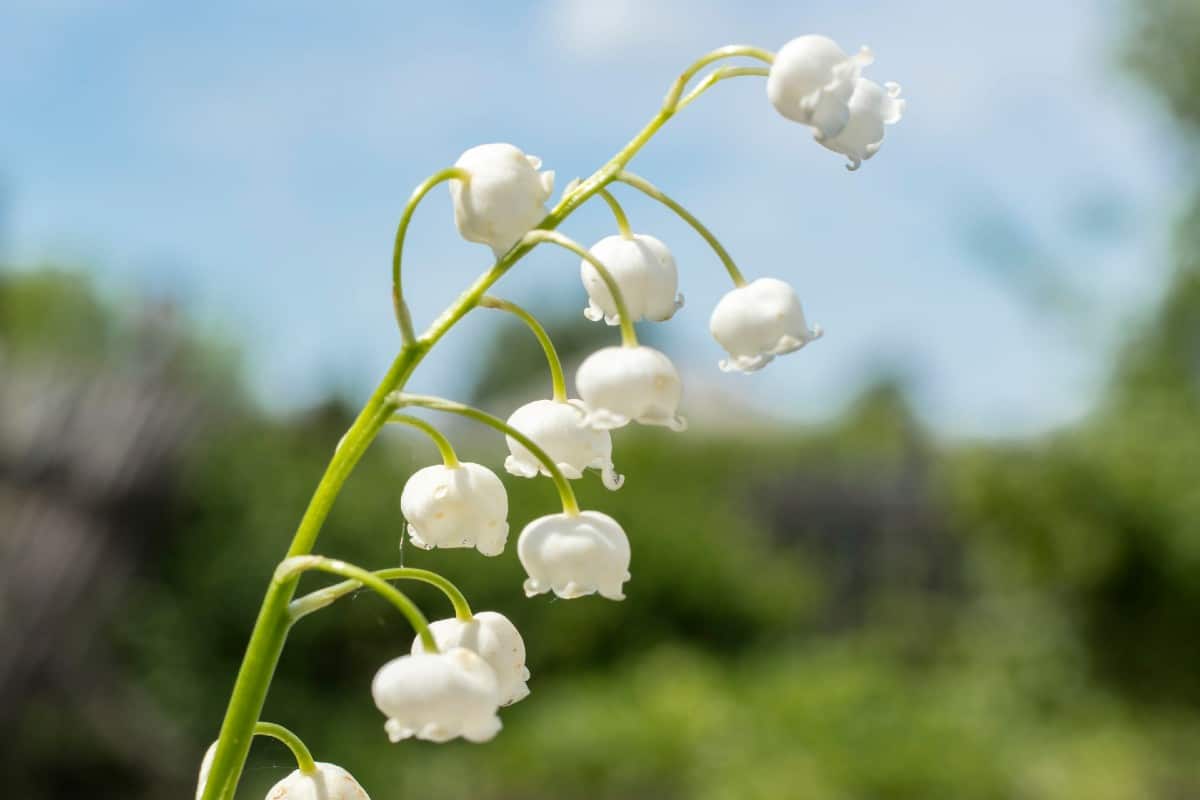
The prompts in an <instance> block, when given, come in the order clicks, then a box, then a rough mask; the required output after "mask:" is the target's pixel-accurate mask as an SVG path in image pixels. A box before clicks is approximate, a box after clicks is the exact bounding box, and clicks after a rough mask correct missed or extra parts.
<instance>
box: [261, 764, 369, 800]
mask: <svg viewBox="0 0 1200 800" xmlns="http://www.w3.org/2000/svg"><path fill="white" fill-rule="evenodd" d="M267 800H371V798H369V797H367V793H366V791H365V790H364V789H363V788H362V787H361V786H359V785H358V781H356V780H354V776H353V775H351V774H350V773H349V772H347V771H346V770H344V769H342V768H341V767H339V766H338V765H337V764H324V763H322V762H320V761H318V762H317V771H316V772H315V773H313V774H312V775H305V774H304V773H303V772H301V771H300V770H296V771H294V772H293V773H292V774H291V775H288V776H287V777H286V778H284V779H283V780H281V781H280V782H279V783H277V784H275V785H274V786H272V787H271V790H270V791H268V792H267Z"/></svg>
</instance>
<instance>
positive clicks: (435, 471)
mask: <svg viewBox="0 0 1200 800" xmlns="http://www.w3.org/2000/svg"><path fill="white" fill-rule="evenodd" d="M400 509H401V511H402V512H403V513H404V517H405V519H407V520H408V538H409V539H410V540H411V541H412V543H413V544H415V545H416V546H417V547H420V548H422V549H425V550H431V549H433V548H435V547H474V548H476V549H478V550H479V552H480V553H482V554H483V555H485V556H498V555H500V553H502V552H504V543H505V542H506V541H507V540H508V521H507V517H508V494H507V493H506V492H505V491H504V484H503V483H501V482H500V479H499V478H498V477H496V473H494V472H492V471H491V470H490V469H488V468H487V467H485V466H483V465H481V464H471V463H468V462H463V463H461V464H459V465H458V466H456V467H447V466H445V465H444V464H435V465H434V466H431V467H425V468H424V469H420V470H417V471H416V472H415V473H413V475H412V477H411V478H409V479H408V482H407V483H406V484H404V491H403V492H401V493H400Z"/></svg>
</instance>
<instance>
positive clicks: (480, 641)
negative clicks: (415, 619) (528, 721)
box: [412, 611, 529, 706]
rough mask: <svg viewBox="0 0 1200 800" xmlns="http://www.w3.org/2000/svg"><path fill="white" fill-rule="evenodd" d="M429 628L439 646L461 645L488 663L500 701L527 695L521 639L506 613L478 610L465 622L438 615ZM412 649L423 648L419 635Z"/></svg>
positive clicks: (518, 698) (451, 646)
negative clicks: (493, 673) (440, 617)
mask: <svg viewBox="0 0 1200 800" xmlns="http://www.w3.org/2000/svg"><path fill="white" fill-rule="evenodd" d="M429 632H430V633H432V634H433V638H434V640H435V641H436V642H437V646H438V648H439V649H440V650H451V649H453V648H455V647H465V648H466V649H468V650H470V651H471V652H473V653H475V654H476V655H478V656H479V657H480V658H482V659H483V660H484V661H486V662H487V663H488V666H490V667H491V668H492V670H493V671H494V672H495V673H496V681H497V686H498V688H499V692H500V704H501V705H505V706H507V705H512V704H513V703H515V702H517V701H518V700H523V699H524V698H525V697H528V696H529V686H528V685H527V684H526V681H528V680H529V669H528V668H527V667H526V666H525V641H524V640H523V639H522V638H521V633H520V631H518V630H517V628H516V626H515V625H513V624H512V622H510V621H509V619H508V617H506V616H504V615H503V614H498V613H496V612H495V611H479V612H477V613H475V615H474V616H473V617H472V618H471V620H470V621H467V622H464V621H462V620H460V619H458V618H456V617H451V618H450V619H439V620H438V621H437V622H433V623H430V625H429ZM412 652H413V655H417V654H420V653H425V652H427V651H426V650H425V644H424V643H423V642H422V641H421V637H420V636H418V637H416V638H415V639H414V640H413V646H412Z"/></svg>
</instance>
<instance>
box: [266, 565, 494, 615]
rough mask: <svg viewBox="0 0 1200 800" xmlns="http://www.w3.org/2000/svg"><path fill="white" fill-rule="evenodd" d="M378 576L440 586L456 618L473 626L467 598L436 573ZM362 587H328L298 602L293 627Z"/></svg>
mask: <svg viewBox="0 0 1200 800" xmlns="http://www.w3.org/2000/svg"><path fill="white" fill-rule="evenodd" d="M375 575H376V576H377V577H379V578H380V579H382V580H385V581H396V580H407V581H420V582H422V583H428V584H430V585H431V586H436V587H437V588H438V589H441V590H442V593H443V594H445V595H446V597H447V599H449V600H450V603H451V604H452V605H453V606H454V616H456V617H457V618H458V619H460V620H461V621H463V622H470V621H471V619H472V617H473V615H472V613H471V605H470V604H469V603H468V602H467V598H466V595H464V594H463V593H462V592H461V591H459V589H458V587H457V586H455V585H454V584H453V583H451V582H450V581H449V580H447V579H446V578H444V577H442V576H441V575H439V574H437V573H436V572H430V571H429V570H427V569H417V568H415V567H392V568H390V569H377V570H375ZM362 585H363V584H362V581H358V580H348V581H342V582H341V583H335V584H333V585H332V586H326V587H325V588H324V589H317V590H316V591H314V592H309V593H308V594H306V595H304V596H303V597H298V598H296V599H295V600H293V601H292V603H291V605H290V606H288V614H289V616H290V617H291V620H292V623H293V624H294V623H296V622H297V621H299V620H300V619H302V618H304V617H307V616H308V615H309V614H311V613H313V612H314V611H320V610H321V609H322V608H325V607H326V606H328V605H332V604H333V603H334V602H336V601H337V600H339V599H341V598H343V597H345V596H346V595H348V594H351V593H352V592H356V591H358V590H359V589H361V588H362Z"/></svg>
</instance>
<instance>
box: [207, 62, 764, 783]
mask: <svg viewBox="0 0 1200 800" xmlns="http://www.w3.org/2000/svg"><path fill="white" fill-rule="evenodd" d="M738 55H744V56H749V57H751V58H758V59H761V60H763V61H767V62H768V63H769V62H770V61H772V60H773V58H774V57H773V56H772V55H771V54H770V53H769V52H767V51H765V50H759V49H757V48H753V47H744V46H734V47H728V48H721V49H720V50H715V51H713V52H712V53H709V54H708V55H706V56H704V57H702V58H701V59H699V60H698V61H697V62H695V63H694V64H693V65H692V66H691V67H689V68H688V69H687V70H686V71H685V72H684V73H683V74H682V75H681V76H680V78H679V79H677V80H676V81H675V84H674V85H673V86H672V88H671V90H670V92H669V93H668V94H667V98H666V101H665V102H664V104H663V105H662V107H660V108H659V110H658V111H657V112H656V113H655V114H654V116H653V117H651V118H650V120H649V121H648V122H647V123H646V124H645V125H644V126H643V127H642V129H641V130H640V131H638V132H637V134H635V135H634V137H633V138H632V139H630V140H629V142H628V143H627V144H626V145H625V146H624V147H623V148H621V149H620V150H619V151H617V153H616V154H615V155H613V157H612V158H610V159H609V160H608V161H607V162H605V163H604V165H602V166H601V167H600V168H599V169H597V170H596V171H595V172H593V173H592V174H591V175H590V176H588V177H587V178H586V179H585V180H583V181H581V182H580V183H579V185H578V186H576V187H575V188H574V189H573V190H572V191H570V192H568V193H566V194H564V195H563V197H562V198H560V199H559V201H558V203H557V204H556V205H555V206H554V208H553V209H551V211H550V213H549V214H547V215H546V217H545V218H544V219H543V220H542V221H541V222H539V223H538V225H537V228H536V229H537V230H543V231H552V230H554V229H555V228H557V227H558V226H559V225H561V224H562V223H563V221H564V220H565V219H566V218H567V217H569V216H570V215H571V213H572V212H573V211H574V210H575V209H577V208H578V207H579V206H581V205H582V204H583V203H585V202H587V200H588V198H590V197H591V196H592V195H594V194H595V193H596V192H598V191H600V190H601V189H603V188H604V187H605V186H606V185H608V184H609V183H611V182H612V181H613V180H614V179H615V176H616V175H617V174H618V173H619V172H621V171H622V170H623V169H624V168H625V167H626V166H627V165H628V164H629V162H630V161H631V160H632V159H633V157H634V156H635V155H636V154H637V153H638V151H640V150H641V149H642V147H644V146H645V144H646V143H647V142H648V141H650V139H652V138H653V137H654V135H655V134H656V133H658V131H659V130H660V129H661V128H662V127H663V125H665V124H666V123H667V121H668V120H670V119H671V117H672V116H674V114H675V108H674V104H675V103H676V102H678V100H679V97H680V96H681V95H682V92H683V88H684V86H685V85H686V83H687V81H688V80H690V79H691V77H692V76H693V75H695V73H696V72H697V71H699V70H700V69H702V68H703V67H704V66H705V65H707V64H709V63H712V62H713V61H715V60H717V59H719V58H726V57H731V56H738ZM435 177H436V176H435ZM447 177H451V178H452V177H453V176H445V177H443V178H442V180H445V179H447ZM430 180H433V178H431V179H430ZM425 192H428V188H426V189H425ZM418 194H421V195H423V194H424V192H422V191H421V188H420V187H418V190H417V191H416V192H414V196H417V195H418ZM418 199H419V198H418ZM411 203H412V201H410V204H411ZM406 210H407V208H406ZM408 216H410V217H411V212H409V214H408ZM402 223H403V225H404V226H405V228H407V222H405V221H404V220H402ZM402 238H403V235H402V233H401V231H400V230H397V240H398V241H399V240H401V239H402ZM710 244H711V242H710ZM535 246H536V242H519V243H518V244H517V245H516V246H514V247H513V248H511V249H510V250H509V251H508V252H507V253H504V254H503V255H502V256H501V257H500V258H499V259H498V260H497V261H496V262H495V263H494V264H493V265H492V267H491V268H490V269H488V270H487V271H486V272H484V273H483V274H482V275H480V276H479V277H478V278H476V279H475V281H474V283H472V284H471V285H470V286H469V287H467V289H466V290H464V291H463V293H462V294H461V295H459V297H458V299H457V300H455V301H454V302H453V303H451V304H450V305H449V306H448V307H447V308H446V309H445V310H444V311H443V312H442V313H441V314H440V315H439V316H438V317H437V318H436V319H435V320H434V321H433V323H432V324H430V326H429V328H428V329H427V330H426V331H425V333H423V334H422V335H421V336H420V337H419V338H417V339H415V340H412V339H411V338H408V337H409V334H410V333H411V331H412V319H411V316H410V315H409V312H408V308H407V306H406V305H405V303H404V298H403V294H402V291H401V288H400V269H399V267H400V260H399V248H397V251H396V252H394V253H393V264H392V268H393V271H392V277H393V295H394V301H395V305H396V313H397V318H398V320H399V322H400V328H401V333H402V335H404V336H405V340H404V341H405V343H404V346H403V347H402V348H401V350H400V353H399V354H398V355H397V356H396V359H395V361H393V362H392V365H391V367H390V368H389V369H388V371H387V373H386V374H385V375H384V377H383V379H382V380H381V381H380V383H379V385H378V386H377V387H376V388H375V391H374V393H372V395H371V397H370V399H369V400H368V401H367V403H366V405H365V406H364V407H363V409H362V411H360V412H359V415H358V417H357V418H355V420H354V423H353V424H352V425H351V426H350V429H349V430H348V431H347V432H346V435H345V436H344V437H343V439H342V442H341V444H340V446H339V447H338V449H337V450H336V451H335V452H334V455H333V458H332V459H331V460H330V462H329V465H328V466H327V467H326V469H325V474H324V475H322V476H321V480H320V482H319V483H318V484H317V488H316V490H315V491H314V493H313V496H312V499H311V500H310V501H309V504H308V508H306V509H305V511H304V516H303V517H302V518H301V520H300V525H299V527H298V528H297V529H296V532H295V534H294V536H293V538H292V542H291V545H290V546H289V547H288V553H287V554H288V556H296V555H304V554H307V553H310V552H312V549H313V546H314V545H315V544H316V541H317V538H318V536H319V535H320V532H321V527H322V525H323V524H324V521H325V518H326V517H327V516H328V514H329V510H330V508H332V506H333V502H334V500H335V499H336V498H337V496H338V493H339V492H340V491H341V488H342V485H343V484H344V483H345V481H346V478H347V477H349V475H350V473H351V471H352V470H353V469H354V466H355V465H356V464H357V463H358V460H359V459H360V458H361V457H362V454H363V453H364V452H366V449H367V446H368V445H369V444H370V443H371V441H372V440H373V439H374V437H375V435H376V434H377V433H378V432H379V430H380V428H382V427H383V425H384V423H385V421H386V418H387V417H388V416H389V415H390V414H391V412H392V409H391V408H390V407H385V404H386V398H387V397H388V395H390V394H391V393H393V392H395V391H396V390H398V389H401V388H403V387H404V385H405V384H406V383H407V382H408V378H409V376H410V375H412V371H413V370H414V369H415V368H416V366H417V364H419V363H420V361H421V360H422V359H423V358H424V357H425V355H426V354H427V353H428V352H429V351H430V350H431V349H432V348H433V346H434V345H435V344H437V343H438V341H440V340H441V338H442V337H443V336H445V335H446V333H447V332H448V331H449V330H450V329H451V328H452V327H454V325H455V323H457V322H458V321H459V320H460V319H462V318H463V317H464V316H466V314H467V313H468V312H469V311H470V310H471V309H472V308H474V307H475V306H476V305H478V303H479V300H480V298H482V297H483V296H484V295H485V294H486V293H487V291H488V289H490V288H491V287H492V286H493V285H494V284H495V283H496V281H498V280H500V278H502V277H504V275H505V274H506V273H507V272H508V271H509V270H510V269H512V268H513V266H514V265H515V264H516V263H517V262H518V261H520V260H521V259H522V258H523V257H524V256H525V255H527V254H528V253H529V252H530V251H531V250H532V249H533V248H534V247H535ZM514 438H516V437H514ZM518 441H520V440H519V439H518ZM522 444H524V442H522ZM531 452H533V451H532V450H531ZM556 470H557V468H556ZM563 482H564V483H565V479H564V480H563ZM567 489H568V490H569V489H570V486H569V484H568V485H567ZM570 497H571V499H572V501H573V500H574V494H573V493H571V494H570ZM295 591H296V581H295V579H292V580H289V581H287V582H285V583H277V582H275V581H272V582H271V583H270V584H269V585H268V587H267V592H266V595H265V597H264V598H263V603H262V607H261V608H260V609H259V612H258V617H257V619H256V620H255V623H254V629H253V631H252V632H251V634H250V641H249V642H248V643H247V645H246V653H245V655H244V656H243V657H242V664H241V666H240V667H239V668H238V674H237V677H236V679H235V680H234V684H233V691H232V693H231V694H230V697H229V705H228V707H227V708H226V710H225V718H224V720H223V721H222V723H221V732H220V735H219V739H218V743H217V750H216V753H215V754H214V757H213V763H212V769H211V771H210V772H209V780H208V784H207V786H206V787H205V790H204V793H203V795H202V798H201V800H232V797H233V794H234V792H235V791H236V790H237V785H238V782H239V780H240V779H241V775H242V768H243V766H244V765H245V763H246V754H247V753H248V752H249V750H250V740H251V738H252V737H253V733H254V726H255V724H257V722H258V716H259V714H260V713H261V712H262V707H263V703H264V702H265V700H266V696H267V690H268V689H269V687H270V684H271V678H272V677H273V676H274V674H275V667H276V665H278V663H279V657H280V654H281V653H282V652H283V647H284V645H285V644H286V642H287V632H288V629H289V627H290V624H289V617H288V604H289V602H290V601H291V599H292V596H293V595H294V594H295Z"/></svg>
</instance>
